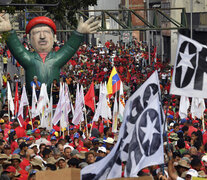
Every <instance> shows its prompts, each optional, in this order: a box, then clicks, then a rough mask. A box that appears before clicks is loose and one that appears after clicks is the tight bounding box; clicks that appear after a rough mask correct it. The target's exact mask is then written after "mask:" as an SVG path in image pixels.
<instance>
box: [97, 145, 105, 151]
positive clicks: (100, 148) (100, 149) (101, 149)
mask: <svg viewBox="0 0 207 180" xmlns="http://www.w3.org/2000/svg"><path fill="white" fill-rule="evenodd" d="M98 151H102V152H104V153H106V148H105V147H103V146H102V147H99V148H98Z"/></svg>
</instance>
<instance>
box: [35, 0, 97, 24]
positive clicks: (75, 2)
mask: <svg viewBox="0 0 207 180" xmlns="http://www.w3.org/2000/svg"><path fill="white" fill-rule="evenodd" d="M36 2H37V3H47V4H49V3H50V4H52V3H57V0H36ZM96 4H97V0H59V5H58V7H44V9H45V10H47V11H48V12H50V13H51V14H53V15H54V19H55V20H57V21H61V20H62V19H63V17H67V20H68V22H69V23H70V24H71V25H74V26H76V24H77V21H76V17H75V13H76V12H77V10H78V9H86V8H87V7H88V6H93V5H96Z"/></svg>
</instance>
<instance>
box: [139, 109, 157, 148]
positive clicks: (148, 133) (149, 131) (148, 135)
mask: <svg viewBox="0 0 207 180" xmlns="http://www.w3.org/2000/svg"><path fill="white" fill-rule="evenodd" d="M155 124H156V120H154V121H153V122H152V121H151V118H150V116H149V112H148V113H147V124H146V127H140V128H141V130H142V131H143V132H144V133H145V136H144V140H143V143H142V144H144V143H145V142H147V141H148V140H149V145H151V143H152V140H153V136H154V134H160V132H159V131H157V129H156V128H155ZM149 150H150V148H149Z"/></svg>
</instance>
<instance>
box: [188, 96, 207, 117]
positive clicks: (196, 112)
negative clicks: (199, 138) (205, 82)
mask: <svg viewBox="0 0 207 180" xmlns="http://www.w3.org/2000/svg"><path fill="white" fill-rule="evenodd" d="M205 109H206V106H205V102H204V99H202V98H195V97H194V98H192V102H191V109H190V110H191V114H192V118H193V119H195V117H197V118H199V119H203V113H204V111H205Z"/></svg>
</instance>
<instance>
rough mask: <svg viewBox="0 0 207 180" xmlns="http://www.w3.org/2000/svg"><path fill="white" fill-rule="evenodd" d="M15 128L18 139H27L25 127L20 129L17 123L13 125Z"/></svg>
mask: <svg viewBox="0 0 207 180" xmlns="http://www.w3.org/2000/svg"><path fill="white" fill-rule="evenodd" d="M13 126H14V130H15V131H16V135H17V138H20V137H26V132H25V129H24V128H23V127H20V126H19V123H18V122H17V121H15V122H14V123H13Z"/></svg>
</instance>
